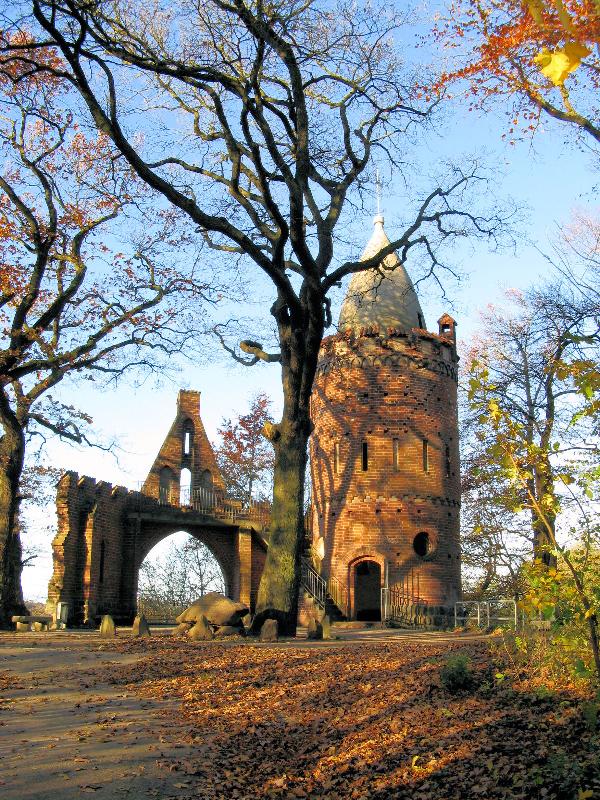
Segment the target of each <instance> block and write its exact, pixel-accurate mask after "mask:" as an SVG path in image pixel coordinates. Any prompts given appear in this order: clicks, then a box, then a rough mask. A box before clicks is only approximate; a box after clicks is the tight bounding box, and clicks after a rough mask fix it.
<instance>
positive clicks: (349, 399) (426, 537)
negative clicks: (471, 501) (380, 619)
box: [310, 315, 461, 618]
mask: <svg viewBox="0 0 600 800" xmlns="http://www.w3.org/2000/svg"><path fill="white" fill-rule="evenodd" d="M454 325H455V323H454V320H452V318H451V317H449V316H447V315H444V317H442V318H441V319H440V321H439V326H440V334H433V333H429V332H428V331H425V330H422V329H417V328H415V329H413V330H412V332H411V333H410V334H404V333H402V332H400V331H397V330H392V329H390V330H388V331H385V332H384V333H381V332H379V331H378V330H377V328H375V327H373V328H370V329H368V330H362V331H360V332H359V333H360V335H353V334H352V333H351V332H350V331H348V332H347V333H346V334H338V335H336V336H331V337H329V338H327V339H324V341H323V344H322V348H321V353H320V359H319V366H318V370H317V376H316V380H315V386H314V390H313V396H312V400H311V404H312V408H311V415H312V419H313V420H314V425H315V428H314V433H313V436H312V437H311V443H310V452H311V468H312V485H313V505H312V555H313V561H314V562H315V564H316V566H317V567H318V569H319V571H320V572H321V574H322V575H323V577H324V578H326V579H331V578H333V579H334V580H335V581H337V582H338V587H339V588H340V589H341V591H342V592H343V596H344V603H343V605H344V606H345V607H344V608H342V609H341V611H342V612H343V613H344V614H345V615H346V616H348V617H349V618H356V617H357V616H358V617H361V614H362V615H363V618H368V617H369V616H372V617H373V618H376V613H373V608H372V607H371V606H372V605H373V604H374V603H375V604H376V606H377V608H379V600H378V599H377V598H376V593H377V591H378V590H380V589H381V588H383V587H384V586H388V587H390V588H393V589H396V590H397V592H398V593H401V594H402V595H404V596H406V597H407V598H408V599H409V600H410V602H411V603H413V604H417V603H423V602H425V603H427V604H429V605H431V606H435V607H443V608H444V609H447V610H449V609H450V608H451V606H452V605H453V603H454V602H455V601H456V600H458V599H459V598H460V593H461V583H460V541H459V523H460V519H459V512H460V467H459V448H458V412H457V365H458V357H457V354H456V346H455V329H454ZM364 562H371V564H370V565H369V564H365V563H364ZM361 565H362V566H361ZM369 571H370V574H371V577H370V578H369V577H368V575H367V574H366V573H367V572H369Z"/></svg>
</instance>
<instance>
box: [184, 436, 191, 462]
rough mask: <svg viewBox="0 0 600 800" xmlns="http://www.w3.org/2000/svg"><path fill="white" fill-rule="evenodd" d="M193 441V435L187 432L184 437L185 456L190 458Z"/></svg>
mask: <svg viewBox="0 0 600 800" xmlns="http://www.w3.org/2000/svg"><path fill="white" fill-rule="evenodd" d="M191 439H192V434H191V433H190V432H189V431H186V432H185V434H184V436H183V455H184V456H189V454H190V448H191Z"/></svg>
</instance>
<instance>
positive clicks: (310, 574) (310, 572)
mask: <svg viewBox="0 0 600 800" xmlns="http://www.w3.org/2000/svg"><path fill="white" fill-rule="evenodd" d="M302 586H303V587H304V589H306V591H307V592H308V593H309V594H310V595H311V596H312V597H313V598H314V599H315V600H316V601H317V603H318V604H319V605H320V606H321V607H322V608H325V602H326V600H327V581H326V580H325V579H324V578H322V577H321V576H320V575H319V573H318V572H316V571H315V570H314V569H313V568H312V567H311V565H310V564H309V563H308V561H307V560H306V559H305V558H303V559H302Z"/></svg>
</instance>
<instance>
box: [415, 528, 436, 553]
mask: <svg viewBox="0 0 600 800" xmlns="http://www.w3.org/2000/svg"><path fill="white" fill-rule="evenodd" d="M413 550H414V551H415V553H416V554H417V555H418V556H419V558H425V556H426V555H428V554H429V553H431V551H432V550H433V547H432V542H431V539H430V538H429V534H428V533H427V532H426V531H421V532H420V533H417V535H416V536H415V538H414V539H413Z"/></svg>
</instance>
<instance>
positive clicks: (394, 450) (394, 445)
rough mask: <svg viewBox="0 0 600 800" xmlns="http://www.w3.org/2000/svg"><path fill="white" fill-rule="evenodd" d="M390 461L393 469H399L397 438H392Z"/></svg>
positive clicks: (396, 470) (398, 443) (398, 444)
mask: <svg viewBox="0 0 600 800" xmlns="http://www.w3.org/2000/svg"><path fill="white" fill-rule="evenodd" d="M392 463H393V465H394V471H395V472H398V470H399V469H400V441H399V440H398V439H393V440H392Z"/></svg>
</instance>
